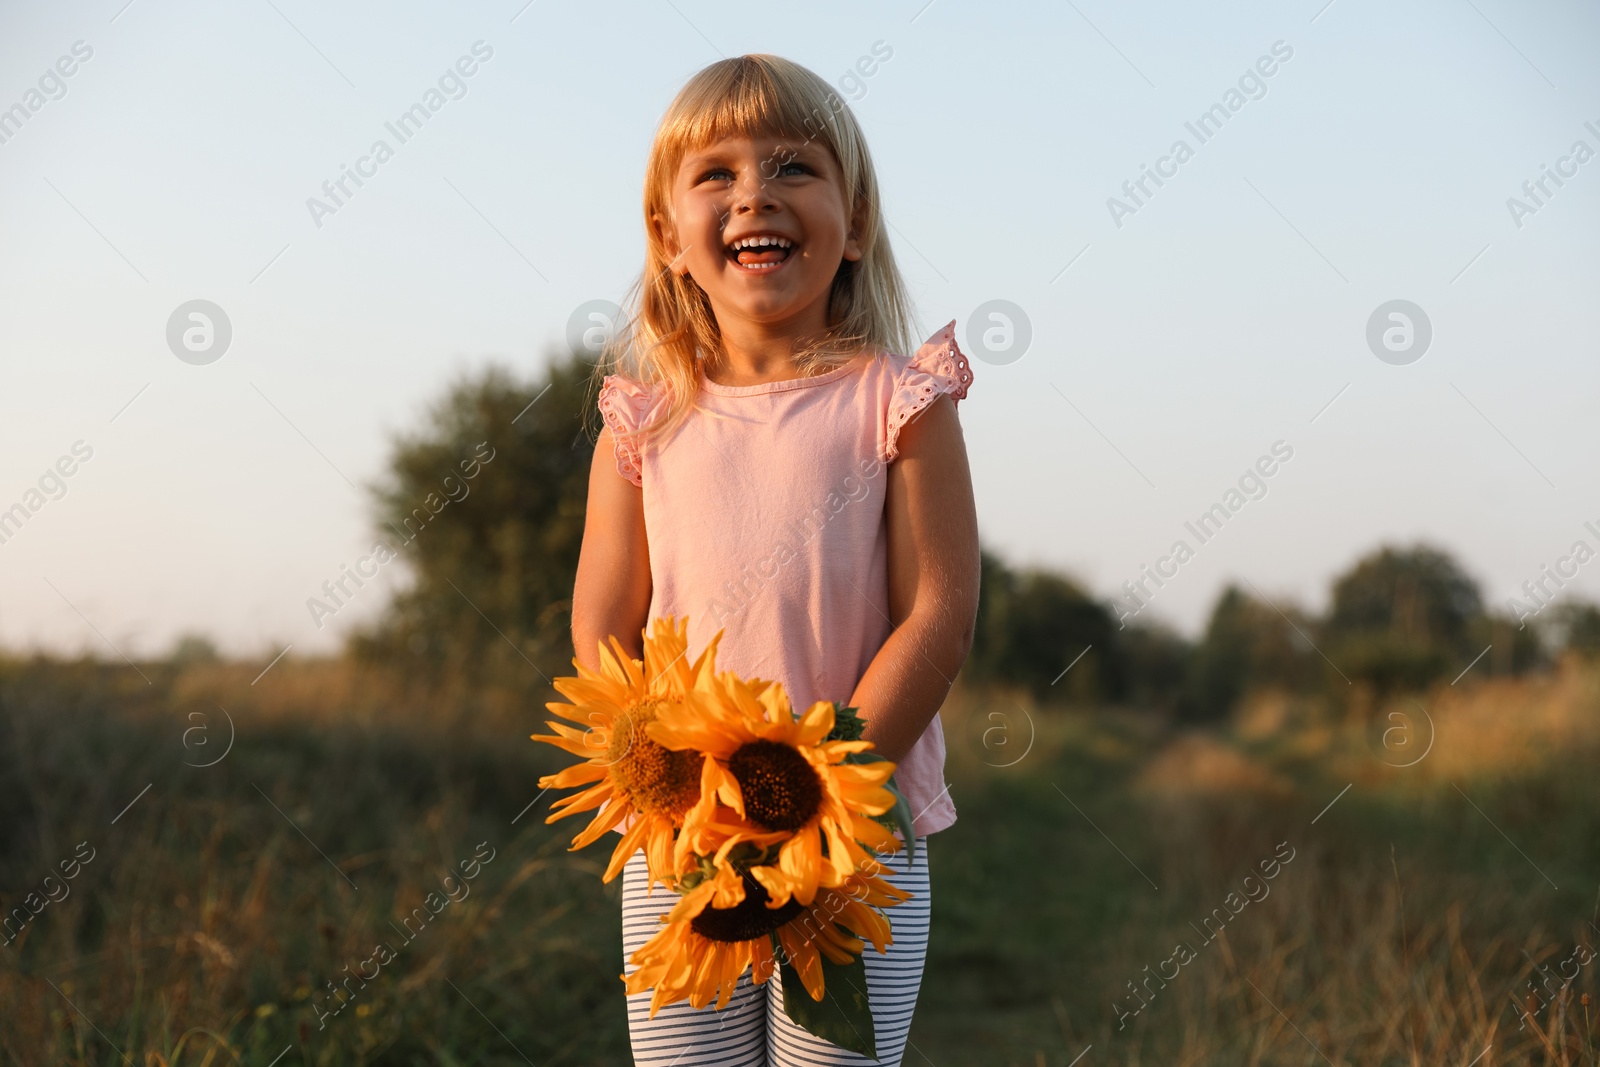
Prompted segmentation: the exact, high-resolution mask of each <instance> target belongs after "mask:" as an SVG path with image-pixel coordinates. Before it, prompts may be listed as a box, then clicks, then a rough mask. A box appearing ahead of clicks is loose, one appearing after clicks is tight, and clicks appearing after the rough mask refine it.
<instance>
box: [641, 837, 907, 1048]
mask: <svg viewBox="0 0 1600 1067" xmlns="http://www.w3.org/2000/svg"><path fill="white" fill-rule="evenodd" d="M761 869H762V868H761V867H760V866H755V867H751V868H749V869H748V870H747V871H744V872H741V871H739V870H737V869H736V868H735V866H734V865H733V864H731V863H724V864H717V865H716V868H715V871H716V873H715V874H714V875H713V876H712V877H709V878H706V879H705V880H703V881H701V882H700V883H699V885H697V886H695V887H694V888H693V889H691V890H689V892H688V893H686V894H684V896H683V897H682V898H681V899H680V900H679V901H678V903H677V904H676V905H675V906H674V907H673V908H672V910H671V911H669V912H668V913H667V914H665V915H663V916H662V917H661V921H662V923H663V926H662V928H661V930H660V931H658V932H657V933H656V934H655V935H654V936H652V937H651V938H650V940H649V941H647V942H645V943H644V944H643V945H641V946H640V947H639V949H638V950H637V951H635V952H634V953H633V955H632V956H630V957H629V961H630V962H631V963H634V964H635V965H636V966H637V969H636V970H635V971H634V972H633V973H632V974H631V975H630V974H624V975H623V976H622V980H623V982H624V983H625V985H626V988H627V991H628V992H629V993H630V994H632V993H641V992H643V991H644V990H647V989H654V993H653V994H652V996H651V998H650V1017H651V1018H652V1019H653V1018H655V1015H656V1012H657V1011H659V1010H660V1009H661V1008H662V1007H664V1006H666V1005H668V1004H672V1003H674V1002H676V1001H679V1000H687V1001H689V1004H690V1006H692V1007H695V1008H703V1007H705V1006H706V1005H707V1004H709V1003H711V1002H712V1001H713V1000H715V1001H716V1003H717V1010H719V1011H720V1010H722V1009H723V1008H725V1007H727V1006H728V999H729V998H730V997H731V996H732V995H733V991H734V987H735V986H736V985H737V984H738V981H739V978H740V976H742V975H743V974H744V972H745V969H746V968H750V969H751V979H752V981H754V982H755V984H756V985H761V984H763V983H765V982H766V981H767V979H768V978H771V977H772V974H773V971H774V970H775V969H776V967H777V956H776V954H775V953H774V952H773V947H774V946H773V939H774V937H776V939H777V944H778V945H779V946H781V948H782V951H783V958H784V960H785V961H786V962H787V963H789V964H790V965H792V966H793V967H794V968H795V971H796V973H797V974H798V975H799V977H800V980H801V982H802V983H803V984H804V986H805V989H806V992H807V993H808V994H810V996H811V999H812V1000H817V1001H820V1000H821V999H822V996H823V993H824V984H823V973H822V960H821V957H822V956H826V957H827V958H828V959H830V960H832V961H833V962H835V963H840V964H844V963H849V962H850V961H851V960H852V959H853V958H854V957H855V956H856V955H858V954H860V953H861V952H864V951H865V950H866V943H865V942H864V941H863V940H862V939H861V938H860V937H857V936H856V935H855V933H854V931H857V930H859V931H861V934H862V935H863V936H864V937H866V938H867V940H870V941H871V942H872V944H873V947H874V948H876V949H877V950H878V951H879V952H880V953H881V952H885V951H887V950H888V946H889V945H890V944H891V943H892V942H893V940H894V939H893V937H891V936H890V929H889V923H888V920H886V919H885V918H884V917H883V915H882V913H881V912H880V911H879V910H877V909H879V908H882V907H888V906H892V905H894V904H898V903H900V902H901V901H903V900H906V899H908V898H909V897H910V896H911V894H910V893H908V892H906V891H905V890H903V889H900V888H898V887H897V886H894V885H892V884H891V883H889V882H886V881H884V880H883V879H880V878H878V877H876V876H874V875H869V874H861V873H857V874H852V875H851V876H850V877H849V878H847V879H845V881H844V882H843V883H842V884H841V885H840V886H839V887H837V888H823V889H820V890H819V891H818V893H817V896H816V898H815V900H813V901H812V903H811V904H810V905H809V906H807V905H803V904H801V903H800V902H799V900H797V899H794V898H791V899H790V900H788V901H787V902H785V903H782V904H775V903H774V901H773V900H772V898H771V897H770V895H769V894H768V893H767V891H766V889H765V888H764V886H763V884H762V882H761V881H760V880H759V878H758V877H755V874H756V872H757V871H760V870H761Z"/></svg>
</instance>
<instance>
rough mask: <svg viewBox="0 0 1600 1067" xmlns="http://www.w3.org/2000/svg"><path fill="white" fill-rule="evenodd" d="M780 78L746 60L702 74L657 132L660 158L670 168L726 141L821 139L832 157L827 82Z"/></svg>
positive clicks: (777, 71) (780, 74)
mask: <svg viewBox="0 0 1600 1067" xmlns="http://www.w3.org/2000/svg"><path fill="white" fill-rule="evenodd" d="M785 73H787V72H784V71H782V70H780V69H774V68H773V67H771V66H768V65H767V64H764V63H761V62H760V61H759V60H757V59H755V58H754V57H750V56H741V57H739V58H738V59H733V60H727V61H725V63H723V64H714V65H713V66H712V67H710V68H708V69H707V70H705V71H703V72H702V73H701V76H700V77H698V78H696V79H695V80H694V81H691V82H690V84H688V85H686V86H685V87H684V90H683V92H682V93H680V94H679V96H678V99H677V100H676V101H674V104H673V107H672V110H671V114H670V115H669V116H668V118H667V120H666V122H664V123H663V124H662V127H661V140H660V143H659V145H658V151H659V154H660V155H661V156H662V157H664V161H665V160H671V161H673V162H674V163H675V162H676V161H677V160H679V159H682V158H683V156H684V155H685V154H686V153H689V152H694V151H698V150H699V149H701V148H704V147H705V146H706V145H708V144H712V143H714V142H716V141H719V140H721V139H723V138H725V137H748V138H751V139H752V140H754V139H756V138H760V137H793V138H797V139H799V140H820V141H822V143H823V144H826V145H827V146H828V147H829V148H830V149H832V150H833V152H834V155H835V156H837V155H838V154H839V151H838V145H837V143H836V132H835V128H834V115H833V110H832V108H831V106H830V102H829V99H828V97H829V96H830V95H831V92H830V90H829V89H828V88H827V85H826V83H823V82H822V81H821V79H819V78H816V76H815V75H811V76H810V77H809V78H806V77H804V76H800V77H794V76H791V77H784V74H785ZM805 73H807V74H809V72H805ZM813 80H814V81H815V84H813V83H812V82H813Z"/></svg>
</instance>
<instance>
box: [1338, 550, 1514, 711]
mask: <svg viewBox="0 0 1600 1067" xmlns="http://www.w3.org/2000/svg"><path fill="white" fill-rule="evenodd" d="M1483 615H1484V611H1483V599H1482V597H1481V596H1480V595H1479V593H1478V587H1477V584H1476V583H1475V582H1473V580H1472V579H1471V578H1470V577H1468V576H1467V574H1466V573H1465V572H1464V571H1463V570H1462V569H1461V567H1460V566H1459V565H1458V564H1457V563H1456V561H1455V560H1454V559H1452V558H1451V557H1450V556H1449V555H1448V554H1447V553H1445V552H1442V551H1440V550H1438V549H1435V548H1432V547H1429V546H1427V545H1422V544H1419V545H1415V546H1413V547H1411V548H1395V547H1391V546H1388V545H1385V546H1383V547H1381V548H1379V549H1378V550H1377V551H1376V552H1373V553H1370V554H1369V555H1367V556H1365V557H1363V558H1362V559H1360V560H1359V561H1357V563H1356V565H1355V566H1354V567H1352V568H1351V569H1350V570H1349V571H1348V572H1346V573H1345V574H1343V575H1341V576H1340V577H1339V578H1338V579H1337V580H1335V582H1334V584H1333V602H1332V605H1331V606H1330V608H1329V611H1328V615H1327V618H1326V620H1325V621H1324V623H1323V626H1322V633H1323V635H1324V637H1325V638H1326V643H1325V644H1323V646H1322V647H1323V650H1324V651H1325V652H1326V653H1327V654H1328V657H1329V659H1331V660H1332V661H1333V662H1334V663H1335V664H1337V665H1338V667H1339V669H1340V670H1341V671H1343V672H1344V673H1345V674H1346V675H1348V676H1349V677H1350V678H1351V679H1353V680H1355V681H1358V682H1365V683H1367V684H1368V685H1370V686H1371V687H1372V688H1373V690H1374V691H1375V693H1376V694H1378V695H1379V696H1382V695H1384V694H1387V693H1389V692H1393V691H1395V690H1399V689H1415V688H1420V687H1422V686H1425V685H1427V684H1428V683H1429V682H1432V681H1434V680H1435V679H1438V678H1440V677H1443V676H1445V675H1446V674H1447V672H1450V671H1451V670H1452V668H1454V669H1455V670H1460V669H1462V668H1463V667H1465V666H1466V665H1467V664H1468V663H1469V662H1471V660H1472V658H1473V657H1474V656H1476V655H1477V654H1478V652H1480V651H1481V650H1482V648H1483V645H1478V646H1477V647H1473V645H1474V639H1475V637H1476V636H1479V635H1480V634H1481V633H1482V629H1481V627H1482V623H1481V621H1480V620H1481V619H1482V618H1483Z"/></svg>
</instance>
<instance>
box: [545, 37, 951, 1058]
mask: <svg viewBox="0 0 1600 1067" xmlns="http://www.w3.org/2000/svg"><path fill="white" fill-rule="evenodd" d="M644 219H645V229H646V234H647V249H648V250H647V253H646V259H645V267H644V272H643V275H642V276H641V278H640V281H639V284H638V288H637V293H636V301H635V308H634V313H633V316H632V321H631V325H630V327H629V328H628V330H627V332H626V333H625V334H623V335H620V336H619V338H618V339H616V341H614V343H613V345H612V347H611V349H610V350H609V351H608V352H607V354H606V356H605V357H604V358H603V360H602V362H601V365H600V367H598V368H597V374H598V375H599V376H601V377H602V379H603V384H602V387H601V390H600V396H599V410H600V413H601V415H602V416H603V418H604V422H605V427H604V429H602V431H601V432H600V435H599V438H598V440H597V441H596V447H595V455H594V466H593V469H592V471H591V472H590V476H589V501H588V513H587V518H586V525H585V529H584V538H583V548H582V552H581V555H580V558H579V563H578V575H577V585H576V588H575V590H574V592H573V602H572V632H573V641H574V644H575V646H576V653H577V656H578V659H579V661H580V662H581V663H583V664H584V665H585V666H586V667H589V668H591V669H595V670H598V669H599V667H600V663H599V658H598V652H597V644H598V642H599V641H600V640H601V639H603V638H604V637H606V636H607V635H610V634H615V635H617V636H618V638H619V639H620V640H622V641H623V642H624V646H625V647H627V648H628V649H629V651H630V653H631V654H632V655H634V656H640V655H641V641H640V632H641V631H642V630H643V629H644V628H645V626H646V625H647V624H648V623H649V622H650V621H651V620H654V619H656V618H658V617H661V616H671V615H675V616H683V615H687V616H689V620H690V626H689V647H690V649H691V650H692V651H693V654H695V655H698V654H699V651H700V650H701V649H703V648H704V647H705V645H706V643H707V642H708V641H709V639H710V638H711V637H712V635H713V634H715V633H716V632H717V631H718V630H722V631H724V632H723V636H722V639H721V642H720V644H719V646H718V651H717V665H718V667H719V669H726V670H733V671H736V672H738V673H739V674H741V675H743V676H745V677H751V676H758V677H762V678H768V679H772V680H775V681H778V682H780V683H782V685H783V687H784V689H785V690H786V691H787V693H788V695H789V698H790V701H791V703H792V705H793V706H794V707H796V708H799V709H804V708H807V707H809V706H810V705H811V704H812V703H814V702H815V701H818V700H840V701H844V702H846V703H847V704H850V705H853V706H855V707H858V708H860V709H861V714H862V717H863V719H864V720H865V721H866V724H867V725H866V734H865V736H866V739H867V740H869V741H872V742H873V743H874V744H875V746H876V751H877V752H879V753H881V754H882V755H883V756H885V757H886V758H888V759H890V760H894V761H895V762H897V763H898V764H899V769H898V771H897V774H896V781H897V783H898V784H899V786H900V788H901V790H902V791H903V792H904V793H905V796H906V799H907V801H908V802H909V804H910V807H911V810H912V812H913V815H914V820H913V829H914V831H915V834H916V856H915V860H914V861H912V862H908V861H907V859H906V852H905V850H902V851H901V852H899V853H896V854H894V855H893V856H892V857H885V860H886V866H887V867H888V868H889V871H890V874H889V878H890V880H891V881H893V882H894V883H895V884H896V885H898V886H900V887H901V888H903V889H907V890H910V891H911V892H912V893H913V894H914V896H913V897H912V898H911V899H910V900H908V901H906V902H905V903H903V904H900V905H897V906H895V907H892V908H889V909H888V910H887V912H886V914H887V916H888V918H889V920H890V924H891V929H892V931H893V937H894V943H893V945H892V946H891V947H890V950H889V951H888V952H887V953H886V954H881V955H880V954H879V953H878V952H877V951H876V950H875V949H873V948H871V947H869V948H868V949H867V950H866V952H865V953H864V959H865V966H866V975H867V985H868V992H869V995H870V999H871V1003H872V1010H873V1013H874V1023H875V1040H876V1047H877V1050H878V1055H879V1059H878V1060H876V1061H873V1060H867V1059H865V1058H864V1057H862V1056H861V1055H859V1054H857V1053H854V1052H850V1051H847V1050H844V1049H841V1048H839V1047H838V1046H836V1045H833V1044H831V1043H829V1042H827V1041H824V1040H822V1039H820V1038H818V1037H816V1036H814V1035H812V1034H811V1033H809V1032H808V1031H806V1030H804V1029H802V1028H800V1027H799V1026H798V1025H796V1024H795V1023H794V1022H793V1021H791V1020H790V1019H789V1017H788V1016H787V1015H786V1014H785V1013H784V1011H783V993H782V983H783V981H784V980H785V979H786V978H787V979H788V980H793V976H792V975H789V976H785V975H784V974H783V972H782V968H781V966H780V969H779V973H778V974H777V975H775V976H774V977H773V978H772V979H771V980H769V981H768V982H766V983H765V984H763V985H759V986H757V985H754V984H753V983H752V982H751V979H750V974H749V972H748V971H747V972H746V974H745V975H744V977H743V978H741V979H740V981H739V986H738V990H737V991H736V992H735V994H734V996H733V998H732V1000H731V1001H730V1002H729V1003H728V1005H727V1006H726V1007H725V1008H723V1009H722V1010H721V1011H718V1010H716V1009H715V1008H714V1007H711V1006H708V1007H705V1008H701V1009H695V1008H692V1007H690V1006H689V1004H688V1002H687V1001H679V1002H677V1003H675V1004H672V1005H669V1006H667V1007H665V1008H663V1009H661V1010H660V1011H659V1012H658V1013H657V1015H656V1017H655V1018H654V1019H650V1018H649V1017H648V1014H649V1001H650V994H649V993H648V992H646V993H642V994H636V995H634V996H631V997H629V998H628V1000H629V1003H628V1023H629V1030H630V1035H631V1039H632V1044H633V1054H634V1061H635V1063H636V1064H639V1065H663V1067H665V1065H667V1064H672V1065H674V1067H693V1065H711V1064H716V1065H719V1067H730V1065H733V1067H765V1065H768V1064H773V1065H789V1064H807V1065H817V1064H867V1063H880V1064H898V1063H900V1062H901V1057H902V1055H903V1053H904V1050H905V1047H906V1044H907V1035H908V1033H909V1031H910V1028H911V1015H912V1011H913V1009H914V1008H915V1006H916V999H917V991H918V989H919V987H920V985H921V981H922V965H923V959H924V957H925V955H926V952H927V946H928V922H929V903H930V896H929V891H930V885H929V878H928V859H927V857H928V850H927V837H928V835H931V834H933V833H935V832H936V831H939V830H942V829H944V828H945V827H947V826H949V825H950V824H951V823H952V822H954V821H955V817H956V812H955V805H954V804H953V803H952V802H951V800H950V794H949V788H948V786H946V785H945V784H944V755H945V748H944V734H943V732H942V728H941V726H940V722H939V714H938V711H939V706H940V704H941V703H942V702H943V700H944V698H945V695H946V694H947V692H948V691H949V688H950V684H951V680H952V679H953V678H954V677H955V675H956V672H957V671H958V670H959V669H960V668H961V665H962V663H963V662H964V661H965V659H966V656H967V652H968V650H969V649H970V647H971V644H972V634H973V625H974V622H975V619H976V615H977V600H978V568H979V563H978V530H977V518H976V514H975V509H974V506H973V496H972V485H971V476H970V474H969V472H968V468H967V456H966V446H965V444H964V442H963V440H962V436H961V426H960V423H959V422H958V421H957V418H956V405H955V402H956V401H958V400H960V399H962V398H963V397H965V396H966V394H967V387H968V385H969V384H970V383H971V381H972V373H971V368H970V367H969V365H968V363H967V360H966V358H965V357H964V356H963V355H962V354H961V351H960V350H959V349H958V348H957V347H956V341H955V324H954V323H953V322H952V323H951V324H950V325H949V326H946V327H945V328H944V329H942V330H940V331H939V332H938V333H937V334H935V335H934V336H933V337H932V338H931V339H930V340H929V341H928V342H927V343H926V344H924V345H922V346H921V347H920V348H919V349H917V351H916V354H915V355H913V356H904V355H897V354H896V353H899V352H904V351H906V350H907V348H909V345H908V343H907V340H908V336H909V334H908V318H909V315H908V301H907V298H906V295H905V291H904V285H903V283H902V281H901V279H900V273H899V270H898V269H897V268H896V266H895V262H894V258H893V255H892V254H891V252H890V249H889V241H888V235H887V233H886V231H885V224H884V221H883V216H882V214H881V213H880V208H879V202H878V183H877V178H876V175H875V174H874V172H873V167H872V161H871V158H870V157H869V155H868V152H867V146H866V142H865V140H864V138H863V136H862V132H861V128H860V127H859V126H858V125H857V124H856V120H855V117H854V116H853V115H852V114H851V113H850V110H849V108H847V107H846V106H845V104H844V102H843V101H842V100H840V99H839V97H838V96H837V95H836V94H835V93H833V92H832V91H831V90H830V89H829V87H828V85H827V83H826V82H824V81H823V80H822V79H821V78H818V77H817V76H816V75H815V74H813V73H811V72H810V71H808V70H806V69H805V68H803V67H800V66H798V65H796V64H794V63H792V62H789V61H787V60H784V59H780V58H778V57H775V56H767V55H749V56H740V57H738V58H736V59H727V60H723V61H721V62H719V63H714V64H712V65H711V66H709V67H707V68H705V69H704V70H702V71H700V72H699V73H698V74H696V75H695V76H694V77H693V78H691V79H690V80H689V82H688V84H687V85H685V86H684V88H683V90H682V91H681V92H680V93H679V94H678V96H677V98H676V99H675V100H674V101H673V102H672V106H671V107H670V108H668V110H667V114H666V116H665V117H664V119H663V120H662V122H661V126H660V128H659V130H658V131H657V133H656V136H655V141H654V143H653V144H652V146H651V149H650V157H649V162H648V164H647V165H646V170H645V193H644ZM608 371H609V372H612V373H607V372H608ZM946 398H948V399H946ZM644 860H645V854H644V852H643V851H640V852H638V853H635V854H634V856H633V859H632V861H630V862H629V863H628V865H627V867H626V869H625V871H624V875H623V904H622V907H623V959H624V969H625V973H631V971H632V969H633V968H632V965H631V964H630V963H629V962H628V957H629V956H631V955H632V954H633V952H634V950H636V949H637V948H639V946H640V945H642V944H643V943H644V942H645V941H646V940H647V939H648V938H649V937H650V935H651V934H652V933H654V932H655V930H656V929H657V928H658V926H659V924H658V922H657V918H658V916H660V915H662V914H664V913H665V912H666V911H667V910H668V909H669V908H670V907H671V905H672V903H673V902H674V900H675V899H676V898H675V897H672V896H671V895H670V894H669V895H668V898H667V899H662V897H661V894H660V893H659V892H657V893H655V894H654V895H652V896H649V897H647V896H646V895H645V885H646V873H645V862H644ZM802 995H803V994H802Z"/></svg>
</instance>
